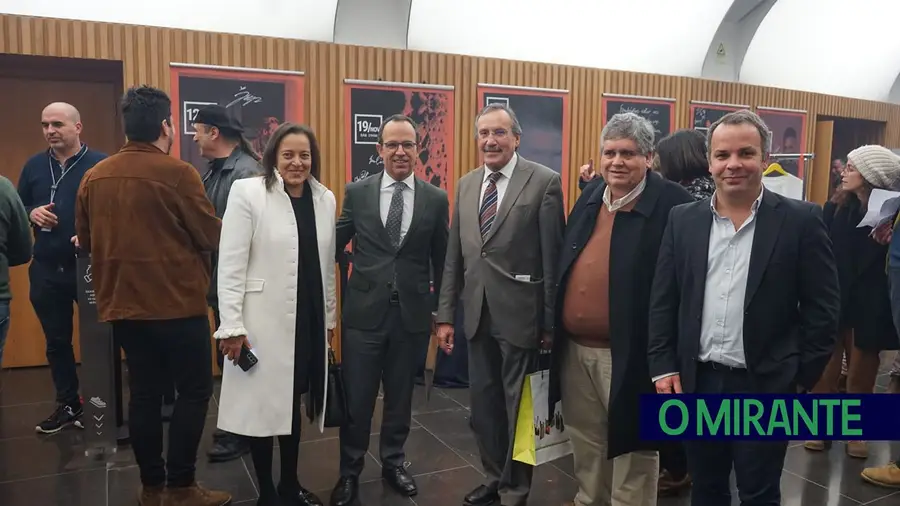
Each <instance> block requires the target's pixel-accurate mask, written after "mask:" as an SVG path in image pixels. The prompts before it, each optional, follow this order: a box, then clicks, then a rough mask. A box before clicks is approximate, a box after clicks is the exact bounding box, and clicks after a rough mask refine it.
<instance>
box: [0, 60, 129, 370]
mask: <svg viewBox="0 0 900 506" xmlns="http://www.w3.org/2000/svg"><path fill="white" fill-rule="evenodd" d="M100 66H102V67H103V68H98V62H97V61H96V60H77V59H69V58H65V59H64V58H46V57H35V56H26V57H22V56H16V57H8V56H7V55H0V111H3V116H4V119H5V121H3V122H2V124H0V151H2V152H3V154H4V156H3V157H0V175H3V176H5V177H7V178H9V179H10V180H12V182H13V184H17V183H18V180H19V174H20V172H21V170H22V166H23V165H24V163H25V161H26V160H27V159H28V158H29V157H31V156H33V155H34V154H35V153H39V152H41V151H46V150H47V143H46V141H45V140H44V137H43V134H42V131H41V124H40V119H41V111H42V110H43V108H44V107H45V106H46V105H47V104H49V103H51V102H68V103H70V104H72V105H74V106H75V107H76V108H77V109H78V110H79V112H80V113H81V121H82V123H83V125H84V129H83V132H82V136H81V140H82V142H84V143H86V144H87V145H88V146H89V147H90V148H92V149H96V150H99V151H102V152H105V153H107V154H111V153H115V152H116V151H117V150H118V148H119V147H120V146H121V144H122V138H123V136H122V133H121V132H122V129H121V126H120V125H121V122H120V120H119V116H118V113H117V110H116V109H117V107H116V104H117V102H118V100H119V98H120V97H121V94H122V68H121V62H102V64H101V65H100ZM116 69H117V71H116ZM81 76H85V77H81ZM73 79H74V80H73ZM81 79H84V80H81ZM10 288H11V289H12V293H13V300H12V304H11V327H10V329H9V335H8V338H7V342H6V347H5V349H4V353H3V366H4V367H7V368H9V367H28V366H39V365H46V364H47V361H46V358H45V353H46V345H45V342H44V333H43V331H42V330H41V326H40V323H39V322H38V319H37V316H35V314H34V310H33V309H32V307H31V302H30V301H29V298H28V291H29V284H28V266H20V267H14V268H12V269H10ZM74 314H75V329H76V332H75V337H74V341H75V357H76V360H79V361H80V356H81V354H80V346H79V343H78V332H77V329H78V325H77V318H78V317H77V311H75V312H74Z"/></svg>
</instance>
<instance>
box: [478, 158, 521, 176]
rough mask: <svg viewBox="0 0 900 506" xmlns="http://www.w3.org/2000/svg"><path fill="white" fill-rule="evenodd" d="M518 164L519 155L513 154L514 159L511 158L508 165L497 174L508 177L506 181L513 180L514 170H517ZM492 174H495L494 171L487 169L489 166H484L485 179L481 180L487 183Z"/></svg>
mask: <svg viewBox="0 0 900 506" xmlns="http://www.w3.org/2000/svg"><path fill="white" fill-rule="evenodd" d="M518 162H519V154H518V153H513V156H512V158H510V159H509V161H508V162H506V165H504V166H503V168H502V169H500V170H499V171H497V172H499V173H501V174H503V175H504V176H506V179H512V174H513V170H514V169H515V168H516V164H517V163H518ZM492 172H494V171H492V170H491V169H489V168H487V165H485V166H484V177H483V178H482V179H481V182H482V183H484V182H485V181H487V179H488V176H490V175H491V173H492Z"/></svg>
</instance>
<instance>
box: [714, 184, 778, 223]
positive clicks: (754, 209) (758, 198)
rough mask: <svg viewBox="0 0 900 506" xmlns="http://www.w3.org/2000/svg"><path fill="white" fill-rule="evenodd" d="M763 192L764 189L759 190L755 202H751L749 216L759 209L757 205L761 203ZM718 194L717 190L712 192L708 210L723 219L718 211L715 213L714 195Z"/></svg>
mask: <svg viewBox="0 0 900 506" xmlns="http://www.w3.org/2000/svg"><path fill="white" fill-rule="evenodd" d="M764 191H765V187H763V188H760V190H759V196H758V197H756V200H754V201H753V205H751V206H750V214H751V215H755V214H756V211H757V210H758V209H759V204H760V203H761V202H762V198H763V192H764ZM718 193H719V190H716V191H714V192H713V194H712V198H710V199H709V208H710V210H712V213H713V216H716V217H718V218H723V219H724V218H725V216H722V215H721V214H719V211H716V195H717V194H718Z"/></svg>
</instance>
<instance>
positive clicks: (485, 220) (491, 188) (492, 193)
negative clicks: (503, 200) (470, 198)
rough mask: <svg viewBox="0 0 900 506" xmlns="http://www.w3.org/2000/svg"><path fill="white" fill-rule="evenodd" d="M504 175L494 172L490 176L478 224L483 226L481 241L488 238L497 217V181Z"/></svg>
mask: <svg viewBox="0 0 900 506" xmlns="http://www.w3.org/2000/svg"><path fill="white" fill-rule="evenodd" d="M502 175H503V174H501V173H499V172H492V173H491V175H489V176H488V185H487V189H485V190H484V199H483V200H482V201H481V211H480V212H479V213H478V222H479V224H480V225H481V239H482V240H484V238H485V237H486V236H487V233H488V232H489V231H490V230H491V225H493V224H494V218H496V217H497V180H498V179H500V176H502Z"/></svg>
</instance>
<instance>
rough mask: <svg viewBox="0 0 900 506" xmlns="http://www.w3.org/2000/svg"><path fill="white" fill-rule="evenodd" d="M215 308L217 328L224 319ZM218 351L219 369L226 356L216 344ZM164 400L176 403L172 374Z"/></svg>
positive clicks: (214, 307) (214, 314) (214, 315)
mask: <svg viewBox="0 0 900 506" xmlns="http://www.w3.org/2000/svg"><path fill="white" fill-rule="evenodd" d="M212 310H213V318H214V319H215V323H216V328H219V325H220V324H221V323H222V321H221V320H220V319H219V308H218V307H216V306H212ZM213 348H215V352H216V360H217V361H218V364H219V370H220V371H221V370H222V368H223V367H224V366H225V356H224V355H223V354H222V350H220V349H219V347H218V346H214V347H213ZM163 402H164V403H166V404H174V403H175V380H174V379H173V378H172V377H171V376H170V377H169V378H168V380H167V381H166V384H165V390H164V391H163Z"/></svg>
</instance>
